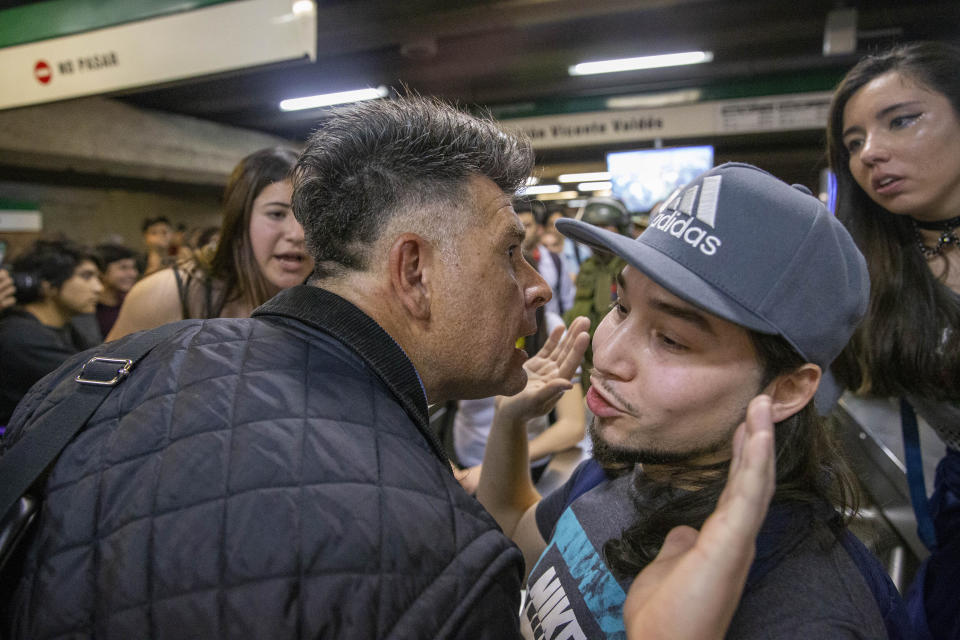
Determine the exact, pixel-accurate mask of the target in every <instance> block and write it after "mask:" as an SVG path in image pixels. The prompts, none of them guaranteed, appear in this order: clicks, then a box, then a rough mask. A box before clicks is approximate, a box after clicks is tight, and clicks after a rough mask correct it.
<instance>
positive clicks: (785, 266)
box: [557, 163, 870, 412]
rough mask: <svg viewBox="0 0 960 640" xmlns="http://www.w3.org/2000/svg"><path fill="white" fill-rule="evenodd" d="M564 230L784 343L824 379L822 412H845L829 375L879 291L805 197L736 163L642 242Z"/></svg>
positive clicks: (587, 228) (669, 206) (659, 218)
mask: <svg viewBox="0 0 960 640" xmlns="http://www.w3.org/2000/svg"><path fill="white" fill-rule="evenodd" d="M557 230H558V231H560V232H561V233H562V234H564V235H566V236H569V237H571V238H573V239H574V240H577V241H579V242H582V243H584V244H586V245H588V246H590V247H592V248H594V249H598V250H600V251H608V252H612V253H614V254H616V255H618V256H620V257H621V258H623V259H624V260H626V261H627V263H628V264H630V265H632V266H633V267H635V268H637V269H638V270H640V271H642V272H643V273H644V274H645V275H647V276H648V277H649V278H651V279H652V280H653V281H654V282H656V283H657V284H659V285H660V286H662V287H664V288H665V289H667V290H668V291H670V292H671V293H673V294H674V295H676V296H677V297H679V298H682V299H684V300H686V301H687V302H689V303H690V304H693V305H695V306H697V307H700V308H701V309H704V310H705V311H708V312H709V313H712V314H714V315H716V316H719V317H721V318H724V319H726V320H729V321H731V322H733V323H735V324H739V325H741V326H744V327H746V328H748V329H753V330H755V331H759V332H761V333H767V334H779V335H781V336H783V337H784V338H785V339H786V340H787V342H789V343H790V344H791V345H792V346H793V347H794V348H795V349H796V350H797V351H798V352H799V353H800V355H802V356H803V357H804V358H806V359H807V360H808V361H809V362H812V363H814V364H817V365H819V366H820V368H821V369H822V370H823V372H824V379H823V381H822V382H821V390H820V391H819V392H818V397H817V407H818V409H820V410H821V412H825V411H826V410H827V409H828V408H829V407H832V406H833V404H834V403H835V402H836V399H837V397H839V388H838V387H837V385H836V383H835V382H834V381H833V379H832V376H830V375H829V367H830V364H831V363H832V362H833V360H834V359H835V358H836V357H837V356H838V355H839V354H840V351H841V350H842V349H843V347H844V346H845V345H846V344H847V341H848V340H849V339H850V336H851V335H852V334H853V330H854V329H855V328H856V326H857V324H859V322H860V320H861V318H862V317H863V315H864V313H865V312H866V310H867V302H868V300H869V298H870V281H869V277H868V275H867V266H866V263H865V261H864V259H863V255H861V253H860V251H859V250H858V249H857V247H856V245H855V244H854V242H853V239H852V238H851V237H850V234H848V233H847V231H846V229H844V227H843V225H842V224H841V223H840V222H839V221H838V220H837V219H836V218H835V217H834V216H832V215H831V214H830V213H829V212H828V211H827V209H826V207H824V206H823V204H822V203H821V202H820V201H819V200H818V199H817V198H815V197H814V196H812V195H811V194H810V191H809V190H808V189H806V187H802V186H793V187H791V186H790V185H788V184H786V183H785V182H782V181H781V180H778V179H777V178H775V177H773V176H772V175H770V174H769V173H767V172H766V171H763V170H762V169H758V168H757V167H753V166H751V165H747V164H740V163H727V164H723V165H720V166H719V167H715V168H714V169H711V170H710V171H707V172H706V173H704V174H703V175H701V176H700V177H698V178H697V179H696V180H694V181H693V182H691V183H690V184H688V185H687V186H686V187H684V188H682V189H678V190H677V191H676V192H675V194H674V195H673V197H672V198H671V199H670V200H669V201H667V202H665V203H664V204H663V205H662V206H661V207H660V209H659V211H658V212H657V214H656V215H655V216H653V217H652V218H651V220H650V225H649V227H647V229H646V230H645V231H644V232H643V233H642V234H641V235H640V236H639V237H638V238H637V239H636V240H633V239H631V238H628V237H626V236H621V235H618V234H616V233H611V232H609V231H606V230H604V229H600V228H598V227H594V226H592V225H589V224H584V223H582V222H577V221H575V220H569V219H564V220H558V221H557Z"/></svg>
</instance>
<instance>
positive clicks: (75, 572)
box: [0, 287, 522, 640]
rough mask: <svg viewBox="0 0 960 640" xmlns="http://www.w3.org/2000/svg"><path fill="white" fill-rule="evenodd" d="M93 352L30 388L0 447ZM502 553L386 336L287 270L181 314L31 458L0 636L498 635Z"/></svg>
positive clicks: (507, 612) (508, 553)
mask: <svg viewBox="0 0 960 640" xmlns="http://www.w3.org/2000/svg"><path fill="white" fill-rule="evenodd" d="M123 344H124V343H123V341H118V342H114V343H110V344H108V345H104V346H102V347H99V348H98V349H97V350H95V351H96V352H97V353H101V352H102V353H105V354H106V353H109V354H111V355H121V354H122V351H123ZM91 353H92V352H86V353H85V354H83V355H82V357H77V358H74V359H72V360H71V361H70V362H68V363H67V364H66V365H64V367H62V368H61V369H59V370H57V371H56V372H54V373H53V374H51V375H50V376H48V377H47V378H44V379H43V380H42V381H41V382H40V383H39V384H38V385H37V386H36V387H34V389H33V390H32V391H31V393H30V395H28V396H27V398H26V399H25V400H24V402H23V403H21V405H20V406H19V407H18V409H17V412H16V414H15V415H14V418H13V420H12V422H11V425H10V431H9V432H8V438H7V445H8V444H9V443H10V442H11V441H15V440H16V439H17V438H18V437H19V435H20V434H21V433H22V431H23V429H24V425H25V424H26V425H27V426H26V428H27V429H29V424H30V422H31V420H32V419H33V417H34V416H36V415H39V414H41V413H43V412H45V411H46V410H48V409H49V407H50V406H51V405H52V404H53V403H56V402H59V401H61V400H63V401H69V397H67V399H64V398H63V397H62V396H63V394H53V395H51V396H49V397H45V396H46V394H47V392H49V390H50V389H51V388H53V386H55V385H56V384H57V383H58V382H59V381H60V380H62V379H63V378H64V377H66V376H68V375H70V376H72V375H75V373H76V370H77V369H78V367H79V364H80V363H81V362H82V361H83V360H85V359H86V358H88V357H90V355H91ZM521 572H522V560H521V558H520V553H519V551H518V550H517V549H516V547H514V546H513V545H512V544H511V543H510V542H509V541H508V540H507V539H506V538H505V537H504V536H503V535H502V534H501V532H500V531H499V529H498V528H497V526H496V524H495V523H494V521H493V519H492V518H491V517H490V516H489V515H488V514H487V513H486V512H485V511H484V510H483V509H482V508H481V507H480V505H479V503H477V502H476V501H475V500H474V499H473V498H471V497H469V496H468V495H466V494H465V493H464V492H463V491H462V490H461V489H460V487H459V485H458V484H457V482H456V480H455V479H454V478H453V476H452V474H451V473H450V469H449V467H448V466H447V463H446V461H445V460H444V459H443V457H442V453H441V452H440V451H439V448H438V445H437V443H436V440H435V438H433V436H432V434H430V433H429V431H428V425H427V407H426V400H425V397H424V392H423V388H422V385H421V384H420V381H419V378H418V377H417V374H416V371H415V370H414V368H413V366H412V364H411V363H410V361H409V359H408V358H407V357H406V356H405V355H404V353H403V351H402V350H401V349H400V347H399V346H398V345H397V344H396V343H395V342H394V341H393V340H392V339H391V338H390V337H389V336H388V335H387V334H386V333H385V332H384V331H383V330H382V329H380V327H379V326H377V325H376V324H375V323H374V322H373V321H372V320H371V319H370V318H369V317H368V316H366V315H365V314H363V313H362V312H360V311H359V310H358V309H356V307H354V306H352V305H350V304H349V303H347V302H346V301H344V300H343V299H341V298H339V297H337V296H334V295H333V294H331V293H328V292H326V291H322V290H320V289H316V288H313V287H296V288H294V289H290V290H287V291H285V292H283V293H281V294H280V295H279V296H278V297H276V298H274V299H273V300H272V301H271V302H269V303H267V304H266V305H264V307H261V308H260V309H259V310H258V311H257V313H256V314H255V317H254V318H251V319H241V320H207V321H186V322H183V323H182V330H180V331H178V332H177V333H176V334H175V335H174V337H173V338H171V339H169V340H167V341H166V342H164V343H162V344H161V345H160V346H158V347H157V348H156V349H155V350H154V351H153V352H152V353H150V354H149V355H148V356H147V357H146V358H145V359H144V360H143V361H142V362H141V363H140V364H139V366H137V367H136V369H135V370H134V372H133V374H132V375H131V376H130V378H129V379H128V380H126V381H125V382H124V383H122V384H121V385H120V386H119V387H118V388H117V390H116V391H115V392H114V393H112V394H111V396H110V397H109V398H108V399H107V400H106V402H105V403H104V404H103V406H101V408H100V409H99V410H98V411H97V413H96V414H95V415H94V416H93V418H91V420H90V422H89V423H88V427H87V428H86V429H85V430H84V431H83V432H81V433H80V434H79V435H78V436H77V437H76V438H75V439H74V440H73V442H72V443H71V444H70V445H69V446H68V447H67V448H66V450H65V451H64V453H63V454H62V456H61V457H60V459H59V460H58V462H57V464H56V466H55V468H54V470H53V472H52V474H51V475H50V477H49V480H48V482H47V485H46V493H45V495H44V496H43V507H42V512H41V516H40V518H39V526H38V527H37V528H35V529H34V531H33V535H32V538H31V540H30V543H29V547H28V550H27V556H26V561H25V569H24V572H23V575H22V579H21V582H20V583H19V585H18V586H17V589H16V591H15V595H14V597H13V598H12V599H11V600H10V601H9V602H6V603H0V608H2V610H3V611H2V613H3V623H4V627H5V630H6V631H7V633H6V634H4V637H9V638H16V639H21V638H23V639H25V638H29V639H31V640H43V639H46V638H71V639H73V638H94V637H95V638H123V639H130V638H158V639H159V638H351V639H352V638H440V637H456V638H505V637H506V638H510V637H515V636H516V635H517V633H518V632H517V626H518V624H517V610H518V608H519V593H520V580H521Z"/></svg>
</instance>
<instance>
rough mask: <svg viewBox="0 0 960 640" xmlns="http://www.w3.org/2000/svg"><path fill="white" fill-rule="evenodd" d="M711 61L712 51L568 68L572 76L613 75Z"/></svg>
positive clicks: (585, 63) (590, 63) (688, 52)
mask: <svg viewBox="0 0 960 640" xmlns="http://www.w3.org/2000/svg"><path fill="white" fill-rule="evenodd" d="M711 60H713V52H712V51H684V52H683V53H666V54H663V55H658V56H640V57H639V58H618V59H616V60H598V61H596V62H581V63H580V64H575V65H573V66H572V67H570V69H569V72H570V75H572V76H589V75H593V74H596V73H615V72H617V71H636V70H637V69H658V68H660V67H678V66H680V65H685V64H700V63H702V62H710V61H711Z"/></svg>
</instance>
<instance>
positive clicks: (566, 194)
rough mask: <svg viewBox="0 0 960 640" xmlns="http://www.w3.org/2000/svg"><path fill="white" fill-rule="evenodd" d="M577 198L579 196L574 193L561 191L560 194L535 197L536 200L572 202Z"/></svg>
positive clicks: (545, 194)
mask: <svg viewBox="0 0 960 640" xmlns="http://www.w3.org/2000/svg"><path fill="white" fill-rule="evenodd" d="M579 196H580V194H579V193H578V192H576V191H561V192H560V193H544V194H543V195H540V196H537V200H572V199H573V198H577V197H579Z"/></svg>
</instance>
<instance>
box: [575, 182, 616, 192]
mask: <svg viewBox="0 0 960 640" xmlns="http://www.w3.org/2000/svg"><path fill="white" fill-rule="evenodd" d="M612 188H613V183H612V182H581V183H580V184H578V185H577V191H609V190H610V189H612Z"/></svg>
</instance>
